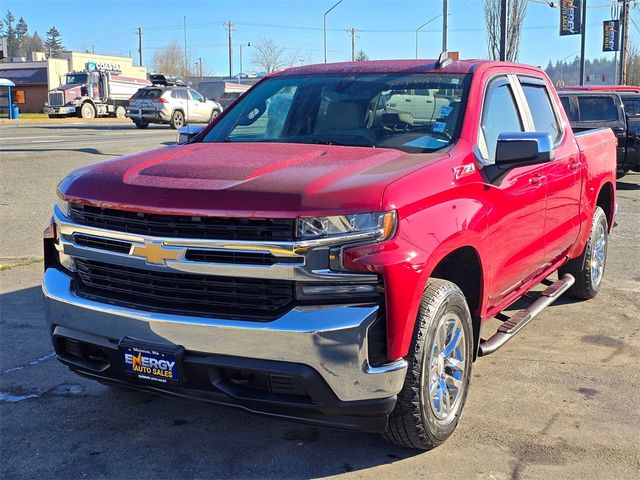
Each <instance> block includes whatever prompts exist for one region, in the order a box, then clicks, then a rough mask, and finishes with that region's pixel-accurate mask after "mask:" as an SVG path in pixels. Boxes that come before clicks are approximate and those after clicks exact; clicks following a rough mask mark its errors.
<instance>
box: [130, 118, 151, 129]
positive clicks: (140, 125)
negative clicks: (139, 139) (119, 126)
mask: <svg viewBox="0 0 640 480" xmlns="http://www.w3.org/2000/svg"><path fill="white" fill-rule="evenodd" d="M133 123H134V125H135V126H136V127H137V128H140V129H145V128H147V127H148V126H149V124H148V123H147V122H142V121H139V120H136V121H134V122H133Z"/></svg>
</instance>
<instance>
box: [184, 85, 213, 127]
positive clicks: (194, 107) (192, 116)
mask: <svg viewBox="0 0 640 480" xmlns="http://www.w3.org/2000/svg"><path fill="white" fill-rule="evenodd" d="M188 92H189V121H190V122H201V123H202V122H208V121H209V119H210V118H211V112H210V111H209V105H207V102H205V101H204V97H203V96H202V95H200V94H199V93H198V92H196V91H195V90H193V89H191V88H190V89H189V90H188Z"/></svg>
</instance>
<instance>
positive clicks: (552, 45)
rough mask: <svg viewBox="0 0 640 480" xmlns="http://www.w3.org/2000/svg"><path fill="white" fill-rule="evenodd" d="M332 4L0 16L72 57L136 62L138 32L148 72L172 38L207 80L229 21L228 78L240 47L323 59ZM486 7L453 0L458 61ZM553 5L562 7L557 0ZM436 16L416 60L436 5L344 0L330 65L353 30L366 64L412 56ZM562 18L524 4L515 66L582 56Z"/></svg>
mask: <svg viewBox="0 0 640 480" xmlns="http://www.w3.org/2000/svg"><path fill="white" fill-rule="evenodd" d="M336 1H337V0H93V1H91V2H90V1H86V0H83V1H78V0H49V1H43V0H3V1H2V3H1V4H0V10H1V11H2V14H4V12H6V10H7V9H10V10H11V11H12V12H13V14H14V15H15V16H16V18H20V17H21V16H22V17H24V19H25V20H26V21H27V23H28V24H29V32H30V33H31V34H32V33H33V32H34V31H36V30H37V31H38V32H39V34H40V35H41V36H42V37H43V38H44V34H45V32H46V31H47V30H48V29H49V27H51V26H52V25H55V26H56V27H57V28H58V30H60V32H61V33H62V41H63V44H64V46H65V47H66V48H67V49H70V50H80V51H84V50H89V51H91V49H92V48H93V49H95V52H96V53H106V54H120V55H126V56H128V55H130V54H131V55H132V56H133V58H135V59H136V62H137V59H138V53H137V49H138V37H137V35H136V34H135V31H137V28H138V27H142V38H143V63H144V64H145V65H146V66H147V67H148V68H149V69H151V67H152V64H153V54H154V52H156V51H158V50H159V49H162V48H163V47H164V46H166V45H167V44H168V43H169V42H171V41H173V40H177V41H179V42H180V43H181V44H182V43H183V42H184V28H183V24H184V18H185V17H186V25H187V29H186V30H187V50H188V51H189V53H190V56H191V58H192V59H193V62H194V63H195V62H197V60H196V59H197V58H198V57H201V58H202V63H203V65H204V70H205V71H206V72H207V73H209V74H212V75H213V74H215V75H225V74H227V73H228V68H229V67H228V46H227V31H226V30H225V28H224V25H223V24H224V22H225V21H231V22H233V23H234V28H235V31H234V32H233V45H234V47H233V57H234V73H237V72H239V71H240V69H239V55H240V48H239V45H240V44H244V45H246V44H248V43H250V42H254V45H255V42H257V41H260V40H262V39H271V40H273V41H274V42H275V43H276V44H278V45H280V46H282V47H284V48H286V53H287V56H289V58H291V59H295V61H296V62H298V63H296V64H301V63H305V64H306V63H319V62H322V61H323V14H324V12H325V11H326V10H327V9H329V8H330V7H331V6H332V5H333V4H334V3H335V2H336ZM482 3H483V0H449V17H448V18H449V50H450V51H453V50H456V51H459V52H460V55H461V58H484V57H486V56H487V46H486V37H485V28H484V17H483V13H482ZM556 3H558V2H556ZM613 3H615V1H614V0H588V5H589V7H590V8H588V10H587V40H586V42H587V43H586V44H587V57H588V58H595V57H607V58H613V53H610V52H602V51H601V48H602V47H601V37H602V21H603V20H607V19H609V18H610V17H611V5H612V4H613ZM636 3H638V4H639V6H637V7H634V8H633V9H632V11H631V18H632V19H633V20H635V24H634V25H632V26H631V28H630V31H629V34H630V40H631V42H633V43H634V44H635V45H640V30H639V28H640V2H636ZM438 15H440V17H439V18H436V19H435V20H433V21H432V22H431V23H430V24H428V25H427V26H426V27H424V28H423V29H422V30H421V31H420V34H419V56H420V58H436V57H437V56H438V55H439V53H440V52H441V49H442V17H441V15H442V0H366V1H365V0H343V2H342V3H341V4H340V5H338V6H337V7H336V8H335V9H334V10H333V11H332V12H331V13H329V14H328V15H327V28H328V40H327V50H328V54H327V55H328V60H329V61H347V60H350V56H351V37H350V34H349V33H348V32H347V30H348V29H350V28H355V29H357V30H358V32H357V38H356V50H360V49H362V50H364V51H365V52H366V53H367V54H368V56H369V58H370V59H372V60H377V59H391V58H415V48H416V47H415V45H416V29H417V28H418V27H419V26H420V25H421V24H423V23H425V22H427V21H429V20H431V19H433V18H434V17H437V16H438ZM559 22H560V13H559V9H558V8H550V7H549V6H548V5H545V4H544V2H543V1H542V0H529V4H528V8H527V16H526V19H525V24H524V29H523V32H522V42H521V45H520V59H519V60H520V61H521V62H523V63H529V64H532V65H540V66H543V67H544V66H546V65H547V63H548V62H549V60H553V61H555V60H559V59H563V58H565V57H568V58H573V57H574V56H575V55H577V54H578V53H579V51H580V36H579V35H575V36H567V37H560V36H559V34H558V30H559ZM251 58H252V54H251V47H244V48H243V67H244V68H243V70H244V71H251V70H256V69H257V67H255V66H254V65H252V64H251V63H252V59H251Z"/></svg>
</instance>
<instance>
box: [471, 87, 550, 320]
mask: <svg viewBox="0 0 640 480" xmlns="http://www.w3.org/2000/svg"><path fill="white" fill-rule="evenodd" d="M511 82H512V80H511V79H509V78H507V77H506V76H501V77H497V78H495V79H493V80H492V81H491V82H490V83H489V85H488V87H487V89H486V93H485V98H484V105H483V114H482V119H481V124H480V129H479V135H478V152H479V154H480V157H481V158H480V162H481V163H483V164H484V165H489V164H492V163H494V162H495V152H496V146H497V140H498V135H500V134H501V133H512V132H524V131H525V123H524V121H525V120H524V115H523V113H522V112H523V108H522V103H521V100H518V98H517V96H516V95H515V94H514V92H515V89H514V86H513V84H512V83H511ZM544 168H545V167H544V166H543V165H532V166H523V167H516V168H513V169H512V170H510V171H509V172H508V173H507V174H506V175H505V176H504V178H502V179H501V180H499V181H496V182H493V183H490V182H488V181H487V184H486V198H487V201H488V202H489V204H490V205H491V207H492V212H491V214H490V218H489V221H488V240H489V269H490V274H489V276H488V278H490V279H492V283H491V284H490V285H488V286H487V289H488V296H489V303H488V307H489V308H492V307H494V306H496V305H498V304H499V303H500V302H501V301H502V300H503V299H505V297H506V296H507V295H509V294H510V293H511V292H513V291H514V290H516V289H517V288H519V287H520V286H521V285H522V284H523V283H524V282H525V281H527V280H528V279H529V278H531V277H532V276H533V275H535V274H536V273H538V272H539V271H540V269H541V268H542V266H543V264H544V250H545V242H544V226H545V217H546V208H547V205H546V202H547V185H546V182H545V175H544Z"/></svg>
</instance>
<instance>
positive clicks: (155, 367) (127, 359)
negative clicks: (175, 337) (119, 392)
mask: <svg viewBox="0 0 640 480" xmlns="http://www.w3.org/2000/svg"><path fill="white" fill-rule="evenodd" d="M119 347H120V352H121V353H122V356H123V360H124V370H125V372H126V373H127V374H129V375H132V376H135V377H137V378H138V379H139V380H147V381H153V382H160V383H169V382H171V383H181V382H182V375H181V372H180V359H181V357H182V352H183V351H184V349H183V348H182V347H179V346H175V347H174V346H171V345H155V344H152V343H147V342H141V341H139V340H134V339H130V338H123V339H122V341H121V342H120V344H119Z"/></svg>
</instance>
